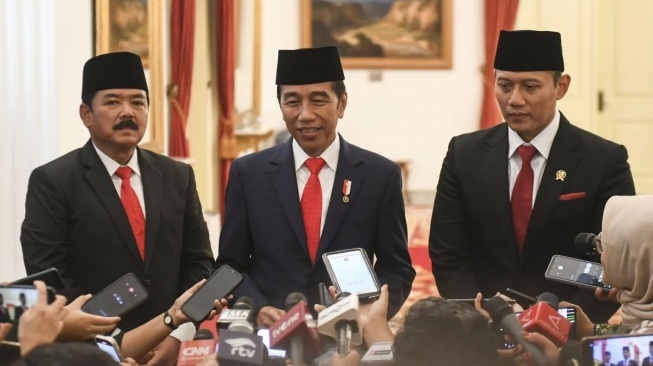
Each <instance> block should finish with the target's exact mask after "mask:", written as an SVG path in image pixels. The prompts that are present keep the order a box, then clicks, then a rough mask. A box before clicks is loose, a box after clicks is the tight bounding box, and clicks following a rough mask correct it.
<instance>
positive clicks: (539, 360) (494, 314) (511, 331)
mask: <svg viewBox="0 0 653 366" xmlns="http://www.w3.org/2000/svg"><path fill="white" fill-rule="evenodd" d="M484 308H485V310H486V311H487V312H488V313H489V314H490V317H491V318H492V322H493V323H497V324H499V326H500V327H501V328H502V329H503V330H504V331H505V332H507V333H508V335H510V338H512V340H513V341H514V342H515V343H518V344H521V345H522V347H524V349H525V350H526V351H528V352H530V354H531V355H532V356H533V360H534V361H535V364H536V365H537V366H546V359H545V358H544V355H542V352H540V350H539V349H538V348H537V347H536V346H535V345H533V344H532V343H529V342H527V341H526V340H525V339H524V337H523V336H522V332H523V331H524V328H522V326H521V324H520V323H519V320H518V319H517V316H515V313H514V312H513V311H512V308H511V307H510V305H508V304H507V303H506V302H505V301H504V300H503V299H502V298H500V297H499V296H495V297H493V298H491V299H490V300H489V301H488V302H487V303H485V305H484Z"/></svg>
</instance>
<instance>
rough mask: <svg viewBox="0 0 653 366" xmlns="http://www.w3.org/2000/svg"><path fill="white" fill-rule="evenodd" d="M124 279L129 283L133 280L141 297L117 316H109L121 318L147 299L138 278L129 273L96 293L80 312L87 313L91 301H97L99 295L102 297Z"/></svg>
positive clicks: (145, 291)
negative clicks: (127, 279) (128, 280)
mask: <svg viewBox="0 0 653 366" xmlns="http://www.w3.org/2000/svg"><path fill="white" fill-rule="evenodd" d="M126 278H130V281H132V280H133V281H132V282H133V283H135V284H137V285H138V287H139V291H140V293H141V297H140V298H139V299H138V301H136V302H135V303H134V304H133V305H131V306H130V307H127V308H124V309H121V310H122V311H121V312H120V313H118V314H113V315H111V316H123V315H124V314H126V313H127V312H129V311H130V310H132V309H134V308H136V307H137V306H138V305H140V304H142V303H143V302H144V301H145V300H147V298H148V297H149V293H148V292H147V289H146V288H145V286H143V284H142V283H141V281H140V280H139V279H138V277H136V275H135V274H133V273H131V272H130V273H127V274H126V275H124V276H122V277H120V278H119V279H117V280H115V281H114V282H113V283H111V284H110V285H109V286H107V287H105V288H103V289H102V290H100V292H98V293H96V294H95V295H93V297H91V298H90V299H89V300H88V301H87V302H86V304H84V305H83V306H82V311H84V312H88V309H89V308H90V306H91V305H92V304H94V302H93V299H97V298H98V297H99V295H103V294H104V293H105V291H107V290H108V289H111V288H113V286H115V285H116V284H121V283H124V282H125V279H126ZM94 315H101V314H94Z"/></svg>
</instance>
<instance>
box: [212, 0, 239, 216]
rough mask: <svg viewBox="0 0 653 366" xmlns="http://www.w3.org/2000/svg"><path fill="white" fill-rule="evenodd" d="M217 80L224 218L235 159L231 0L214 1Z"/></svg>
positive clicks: (220, 195)
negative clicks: (230, 175) (228, 181)
mask: <svg viewBox="0 0 653 366" xmlns="http://www.w3.org/2000/svg"><path fill="white" fill-rule="evenodd" d="M216 13H217V14H216V15H217V17H216V19H217V21H216V24H217V26H216V40H217V47H216V49H217V55H216V58H217V68H218V69H217V73H216V75H217V79H218V80H217V81H218V83H217V84H218V92H217V94H218V106H219V108H220V114H219V117H218V158H219V159H220V160H219V163H218V165H219V167H218V175H219V180H220V191H219V192H218V194H219V197H220V213H221V217H222V218H223V219H224V195H225V191H226V189H227V180H228V179H229V168H230V167H231V161H232V160H233V159H235V158H236V157H237V156H238V147H237V144H236V136H235V135H234V121H233V117H234V0H221V1H217V2H216Z"/></svg>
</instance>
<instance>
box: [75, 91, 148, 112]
mask: <svg viewBox="0 0 653 366" xmlns="http://www.w3.org/2000/svg"><path fill="white" fill-rule="evenodd" d="M96 94H97V92H92V93H88V94H84V95H82V103H83V104H86V105H87V106H88V109H90V110H93V105H92V103H93V98H95V95H96ZM145 99H147V106H148V107H149V106H150V93H149V92H145Z"/></svg>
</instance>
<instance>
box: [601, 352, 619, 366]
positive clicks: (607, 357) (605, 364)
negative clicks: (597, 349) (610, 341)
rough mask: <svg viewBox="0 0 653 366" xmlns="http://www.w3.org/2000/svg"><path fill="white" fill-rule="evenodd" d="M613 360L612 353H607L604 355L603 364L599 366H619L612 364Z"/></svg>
mask: <svg viewBox="0 0 653 366" xmlns="http://www.w3.org/2000/svg"><path fill="white" fill-rule="evenodd" d="M611 358H612V355H611V354H610V352H608V351H605V353H603V362H602V363H600V364H599V366H617V365H615V364H613V363H612V362H610V359H611Z"/></svg>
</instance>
